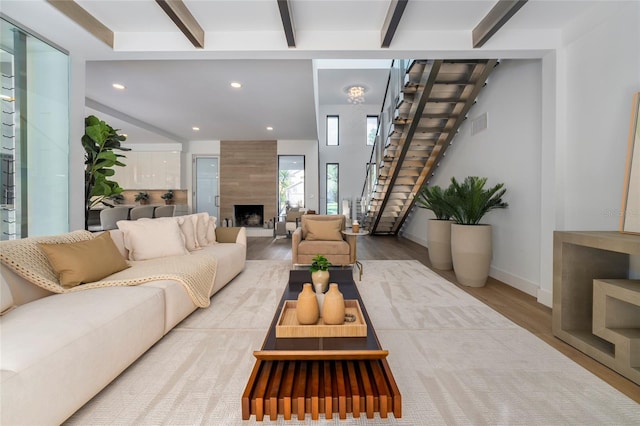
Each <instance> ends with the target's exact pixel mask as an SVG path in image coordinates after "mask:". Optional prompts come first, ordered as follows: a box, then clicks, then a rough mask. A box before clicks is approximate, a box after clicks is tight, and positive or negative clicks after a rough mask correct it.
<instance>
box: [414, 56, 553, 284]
mask: <svg viewBox="0 0 640 426" xmlns="http://www.w3.org/2000/svg"><path fill="white" fill-rule="evenodd" d="M540 94H541V62H540V61H539V60H510V61H503V62H501V63H500V65H498V67H497V68H496V69H495V70H494V71H493V73H492V74H491V76H490V78H489V81H488V85H487V86H486V87H485V88H484V89H483V91H482V92H481V93H480V96H479V97H478V101H477V103H476V105H474V106H473V107H472V108H471V110H470V112H469V119H468V120H466V121H465V122H464V123H463V125H462V126H461V127H460V132H459V133H458V135H457V136H456V137H455V139H454V140H453V145H452V146H450V147H449V149H448V150H447V154H446V157H444V159H443V160H442V161H441V162H440V167H439V168H438V169H437V170H436V175H435V177H434V178H433V179H432V183H433V184H437V185H440V186H442V187H446V186H448V185H449V183H450V181H451V177H456V179H458V180H462V179H464V178H465V177H466V176H471V175H473V176H484V177H487V178H488V181H487V186H493V185H495V184H497V183H500V182H502V183H504V184H505V187H506V188H507V193H506V195H505V200H506V201H507V202H508V203H509V207H508V208H507V209H504V210H495V211H493V212H490V213H489V214H487V215H486V216H485V217H484V219H483V220H482V222H483V223H489V224H492V225H493V241H494V249H493V261H492V266H491V276H493V277H495V278H498V279H500V280H502V281H505V282H508V283H509V284H511V285H513V286H515V287H517V288H519V289H521V290H523V291H525V292H527V293H529V294H534V295H535V294H536V290H537V287H538V283H539V281H540V277H539V264H540V257H539V256H540V254H539V240H540V227H539V223H540V137H541V130H540V129H541V100H540ZM483 113H487V117H488V127H487V129H486V130H483V131H481V132H479V133H477V134H476V135H471V120H473V119H474V118H475V117H477V116H479V115H481V114H483ZM414 210H416V211H414V213H413V214H412V216H411V218H410V220H409V221H408V222H407V224H406V225H405V227H404V228H403V235H404V236H405V237H407V238H410V239H412V240H415V241H417V242H419V243H421V244H424V245H426V244H425V242H426V241H425V240H426V221H427V218H430V217H432V216H431V212H428V211H426V210H424V209H418V208H416V209H414Z"/></svg>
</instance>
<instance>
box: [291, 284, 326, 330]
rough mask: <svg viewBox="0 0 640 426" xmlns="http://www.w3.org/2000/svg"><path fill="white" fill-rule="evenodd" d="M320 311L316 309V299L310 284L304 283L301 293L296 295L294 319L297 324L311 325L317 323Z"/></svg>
mask: <svg viewBox="0 0 640 426" xmlns="http://www.w3.org/2000/svg"><path fill="white" fill-rule="evenodd" d="M319 317H320V310H319V308H318V299H317V298H316V294H315V293H314V292H313V289H312V288H311V283H304V284H303V285H302V291H301V292H300V294H298V303H297V304H296V318H297V319H298V324H302V325H311V324H316V323H317V322H318V318H319Z"/></svg>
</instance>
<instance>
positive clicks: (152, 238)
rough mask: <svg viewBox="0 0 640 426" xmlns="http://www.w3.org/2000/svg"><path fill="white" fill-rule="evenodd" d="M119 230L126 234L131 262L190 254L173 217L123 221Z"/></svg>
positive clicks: (119, 225)
mask: <svg viewBox="0 0 640 426" xmlns="http://www.w3.org/2000/svg"><path fill="white" fill-rule="evenodd" d="M118 228H119V229H121V230H122V232H124V245H125V247H126V248H127V250H129V260H147V259H155V258H158V257H167V256H180V255H183V254H189V251H188V250H187V249H186V248H185V240H184V237H183V235H182V231H180V225H178V222H177V221H176V220H175V218H173V217H161V218H157V219H139V220H135V221H133V220H121V221H118Z"/></svg>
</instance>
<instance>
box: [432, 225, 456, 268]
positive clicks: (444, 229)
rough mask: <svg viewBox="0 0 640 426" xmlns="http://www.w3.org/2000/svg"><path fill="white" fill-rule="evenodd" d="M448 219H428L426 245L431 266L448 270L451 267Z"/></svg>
mask: <svg viewBox="0 0 640 426" xmlns="http://www.w3.org/2000/svg"><path fill="white" fill-rule="evenodd" d="M452 223H453V222H451V221H450V220H439V219H429V222H428V223H427V247H428V248H429V260H430V261H431V266H433V267H434V268H436V269H442V270H445V271H448V270H450V269H452V268H453V260H452V259H451V224H452Z"/></svg>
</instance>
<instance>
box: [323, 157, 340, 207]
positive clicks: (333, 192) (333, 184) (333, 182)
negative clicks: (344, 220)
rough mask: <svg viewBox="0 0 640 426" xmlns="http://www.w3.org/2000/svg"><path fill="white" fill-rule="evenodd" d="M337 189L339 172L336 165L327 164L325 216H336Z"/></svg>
mask: <svg viewBox="0 0 640 426" xmlns="http://www.w3.org/2000/svg"><path fill="white" fill-rule="evenodd" d="M338 187H339V170H338V164H336V163H328V164H327V206H326V210H327V214H338V200H339V194H338Z"/></svg>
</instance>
